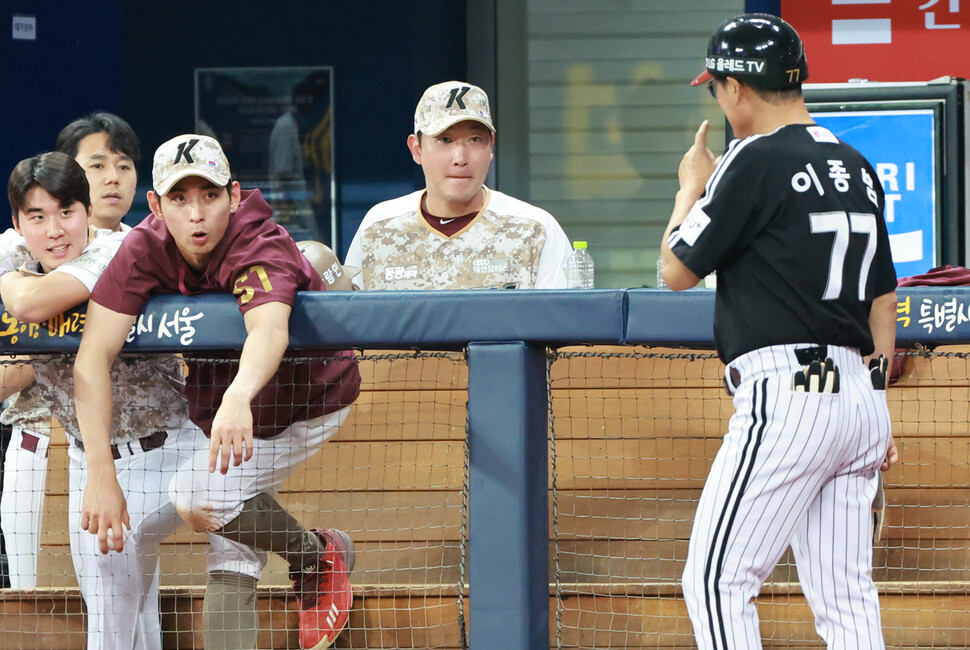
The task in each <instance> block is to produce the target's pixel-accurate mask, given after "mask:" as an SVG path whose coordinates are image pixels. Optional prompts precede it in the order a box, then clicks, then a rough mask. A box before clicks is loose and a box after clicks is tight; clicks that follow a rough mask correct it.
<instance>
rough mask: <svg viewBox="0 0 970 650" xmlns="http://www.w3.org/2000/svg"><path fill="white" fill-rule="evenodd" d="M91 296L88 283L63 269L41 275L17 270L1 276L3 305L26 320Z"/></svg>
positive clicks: (51, 313)
mask: <svg viewBox="0 0 970 650" xmlns="http://www.w3.org/2000/svg"><path fill="white" fill-rule="evenodd" d="M89 296H90V292H89V291H88V290H87V287H85V286H84V284H83V283H82V282H81V281H80V280H78V279H77V278H74V277H72V276H70V275H67V274H66V273H54V274H48V275H45V276H42V277H35V276H27V275H23V274H21V273H19V272H17V271H13V272H10V273H4V274H3V276H0V299H2V300H3V306H4V308H5V309H6V310H7V311H8V312H10V313H11V314H12V315H13V316H14V317H15V318H17V319H18V320H21V321H23V322H26V323H39V322H41V321H44V320H47V319H48V318H51V317H52V316H55V315H57V314H60V313H61V312H63V311H64V310H66V309H71V308H72V307H76V306H77V305H79V304H81V303H82V302H84V301H85V300H87V299H88V297H89Z"/></svg>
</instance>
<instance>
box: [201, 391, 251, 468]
mask: <svg viewBox="0 0 970 650" xmlns="http://www.w3.org/2000/svg"><path fill="white" fill-rule="evenodd" d="M252 457H253V412H252V405H251V404H250V402H249V400H246V399H243V398H236V397H234V396H233V395H231V394H230V393H228V392H227V393H226V394H225V395H224V396H223V398H222V404H220V405H219V410H218V411H216V416H215V417H214V418H213V419H212V435H211V437H210V439H209V471H210V472H214V471H216V468H217V467H218V469H219V471H220V472H221V473H223V474H225V473H226V472H228V471H229V465H230V462H231V464H232V465H233V466H235V467H239V465H241V464H242V462H243V461H244V460H249V459H250V458H252Z"/></svg>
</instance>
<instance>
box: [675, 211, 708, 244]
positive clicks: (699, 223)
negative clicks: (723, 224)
mask: <svg viewBox="0 0 970 650" xmlns="http://www.w3.org/2000/svg"><path fill="white" fill-rule="evenodd" d="M710 223H711V218H710V217H709V216H707V215H706V214H704V211H703V210H701V209H700V208H699V207H697V204H696V203H695V204H694V207H692V208H691V209H690V214H688V215H687V218H686V219H684V223H682V224H680V230H678V231H677V232H678V233H679V234H680V238H681V239H682V240H683V241H684V243H685V244H687V245H688V246H693V245H694V244H696V243H697V238H698V237H700V236H701V233H702V232H704V230H705V229H706V228H707V226H708V225H709V224H710Z"/></svg>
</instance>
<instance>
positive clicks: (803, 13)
mask: <svg viewBox="0 0 970 650" xmlns="http://www.w3.org/2000/svg"><path fill="white" fill-rule="evenodd" d="M961 5H962V6H961ZM781 15H782V17H783V18H784V19H785V20H787V21H788V22H789V23H791V24H792V25H793V26H794V27H795V29H796V30H798V33H799V34H801V36H802V40H803V41H804V42H805V50H806V52H807V54H808V80H809V82H811V83H844V82H846V81H850V80H853V79H867V80H869V81H929V80H930V79H935V78H937V77H942V76H944V75H950V76H952V77H970V0H962V2H961V0H781Z"/></svg>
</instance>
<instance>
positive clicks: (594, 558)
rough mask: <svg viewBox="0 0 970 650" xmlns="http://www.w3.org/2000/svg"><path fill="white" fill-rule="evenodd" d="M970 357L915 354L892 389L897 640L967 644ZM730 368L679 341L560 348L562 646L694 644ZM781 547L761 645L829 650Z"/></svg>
mask: <svg viewBox="0 0 970 650" xmlns="http://www.w3.org/2000/svg"><path fill="white" fill-rule="evenodd" d="M968 359H970V354H968V353H967V352H966V348H939V349H936V350H932V351H931V350H926V349H920V350H918V351H915V352H908V353H906V354H905V356H904V357H903V358H902V359H900V361H899V363H898V365H897V374H898V379H897V380H896V381H895V382H894V383H893V384H892V386H891V387H890V389H889V392H888V397H889V407H890V413H891V415H892V419H893V430H894V435H895V438H896V442H897V445H898V446H899V447H900V454H901V462H900V464H899V465H897V466H896V467H894V468H893V469H892V470H890V472H889V473H888V474H886V475H885V484H886V500H887V504H888V506H887V511H886V527H885V529H884V531H883V534H882V539H881V540H880V541H879V542H877V543H876V544H875V546H874V555H875V557H874V577H875V579H876V581H877V583H878V588H879V591H880V598H881V605H882V610H883V619H882V624H883V630H884V633H885V639H886V643H887V646H889V647H914V648H915V647H930V646H932V647H949V648H965V647H968V644H970V635H968V621H970V598H968V588H970V582H968V581H967V578H968V575H970V574H968V566H970V529H968V514H967V513H968V512H970V489H968V488H970V441H968V432H970V399H968V398H970V388H968V381H970V361H968ZM722 376H723V365H722V364H721V363H720V362H719V361H718V360H717V359H716V358H715V357H714V356H713V355H711V354H706V353H701V352H698V353H692V352H684V351H678V350H661V349H645V348H644V349H637V350H631V349H630V348H612V349H609V350H606V349H602V348H583V349H582V351H577V350H572V351H570V350H563V351H560V352H559V353H558V354H557V355H555V356H554V361H553V363H552V368H551V377H552V381H551V396H552V413H553V419H552V431H553V441H554V444H553V449H554V450H555V452H556V453H555V460H554V465H555V467H556V470H557V471H556V475H555V478H554V490H555V492H556V494H557V496H558V499H557V504H556V505H555V506H554V510H553V517H554V530H555V531H556V533H557V539H556V540H555V544H554V550H555V555H556V560H555V565H556V567H557V569H558V570H557V572H556V574H555V576H554V578H553V580H552V582H553V584H555V585H558V589H557V590H556V595H557V599H556V607H557V609H558V612H556V614H557V616H556V619H557V623H558V624H557V630H556V631H555V633H554V636H553V645H554V647H555V646H558V647H565V648H576V647H578V648H665V647H671V646H675V647H694V641H693V636H692V632H691V627H690V622H689V620H688V617H687V612H686V608H685V606H684V603H683V599H682V596H681V588H680V577H681V573H682V572H683V569H684V562H685V559H686V555H687V542H688V539H689V535H690V528H691V524H692V521H693V514H694V509H695V507H696V500H697V498H698V496H699V494H700V490H701V488H702V486H703V483H704V479H705V477H706V475H707V469H708V467H709V465H710V462H711V461H712V460H713V457H714V454H715V453H716V451H717V449H718V447H719V445H720V439H721V436H722V435H723V434H724V432H725V431H726V430H727V421H728V419H729V417H730V415H731V413H732V412H733V409H732V405H731V398H730V397H729V396H728V395H727V393H726V392H725V390H724V388H723V384H722V380H721V378H722ZM797 580H798V578H797V572H796V569H795V566H794V563H793V561H792V559H791V556H790V553H789V554H787V555H786V556H785V557H784V558H783V560H782V562H781V563H780V564H779V566H778V567H777V568H776V570H775V571H774V573H773V574H772V576H771V578H770V580H769V582H768V583H767V584H766V585H765V588H764V589H763V591H762V594H761V596H760V597H759V598H758V609H759V616H760V619H761V630H762V637H763V639H764V644H765V647H788V648H804V647H821V645H822V644H821V642H820V641H819V639H818V636H817V635H816V633H815V630H814V623H813V618H812V614H811V611H810V610H809V608H808V606H807V605H806V604H805V599H804V597H803V596H802V593H801V589H800V587H799V585H798V582H797Z"/></svg>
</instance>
